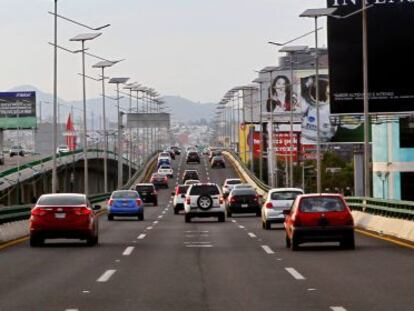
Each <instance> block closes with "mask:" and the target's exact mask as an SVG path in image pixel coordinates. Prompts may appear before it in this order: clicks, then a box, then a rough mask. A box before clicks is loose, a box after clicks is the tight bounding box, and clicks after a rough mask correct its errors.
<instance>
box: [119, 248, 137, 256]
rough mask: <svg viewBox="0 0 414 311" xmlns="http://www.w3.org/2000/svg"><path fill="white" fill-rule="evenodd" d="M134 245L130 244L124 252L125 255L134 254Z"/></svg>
mask: <svg viewBox="0 0 414 311" xmlns="http://www.w3.org/2000/svg"><path fill="white" fill-rule="evenodd" d="M134 248H135V247H134V246H128V247H127V248H126V249H125V250H124V252H123V253H122V255H123V256H129V255H131V254H132V252H133V251H134Z"/></svg>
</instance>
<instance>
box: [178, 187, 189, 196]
mask: <svg viewBox="0 0 414 311" xmlns="http://www.w3.org/2000/svg"><path fill="white" fill-rule="evenodd" d="M189 187H190V186H178V193H179V194H182V193H186V192H187V190H188V188H189Z"/></svg>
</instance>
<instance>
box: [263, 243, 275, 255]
mask: <svg viewBox="0 0 414 311" xmlns="http://www.w3.org/2000/svg"><path fill="white" fill-rule="evenodd" d="M262 248H263V250H264V251H265V252H266V253H267V254H269V255H271V254H274V253H275V252H274V251H273V250H272V249H271V248H270V247H269V246H267V245H262Z"/></svg>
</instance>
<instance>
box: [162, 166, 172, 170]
mask: <svg viewBox="0 0 414 311" xmlns="http://www.w3.org/2000/svg"><path fill="white" fill-rule="evenodd" d="M170 168H171V167H169V166H164V165H163V166H160V169H162V170H169V169H170Z"/></svg>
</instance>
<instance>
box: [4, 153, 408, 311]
mask: <svg viewBox="0 0 414 311" xmlns="http://www.w3.org/2000/svg"><path fill="white" fill-rule="evenodd" d="M174 166H175V172H176V174H175V175H176V176H177V171H178V172H179V176H181V173H182V171H183V170H184V169H185V168H186V165H185V163H184V162H183V159H182V157H178V158H177V160H175V161H174ZM191 168H197V169H198V170H199V172H200V173H201V179H202V181H211V182H217V183H219V184H220V185H221V184H222V182H223V181H224V179H225V178H228V177H237V175H236V173H235V172H234V170H233V169H231V168H226V169H214V170H212V169H210V168H208V167H207V166H206V161H205V159H203V160H202V164H201V165H191ZM176 182H177V179H176V177H174V179H172V180H170V189H169V190H159V206H158V207H153V206H147V207H146V208H145V221H143V222H139V221H136V220H132V219H124V220H117V221H112V222H108V221H107V220H106V217H102V218H101V220H100V244H99V246H97V247H87V246H84V245H83V243H78V242H76V241H75V242H74V243H73V242H72V241H69V242H68V241H64V240H62V241H61V240H56V241H53V240H52V241H49V242H47V243H46V245H45V246H44V247H40V248H30V247H29V245H28V242H23V243H21V244H18V245H15V246H12V247H9V248H7V249H4V250H2V251H0V310H1V311H6V310H11V311H16V310H71V311H74V310H79V311H84V310H169V311H173V310H177V311H178V310H179V311H182V310H191V311H192V310H194V311H197V310H206V311H207V310H226V311H230V310H249V311H252V310H266V311H268V310H333V311H345V310H361V311H362V310H363V311H368V310H387V311H389V310H413V309H414V307H413V306H414V295H413V294H412V292H413V288H414V278H413V276H414V252H413V250H410V249H407V248H402V247H400V246H397V245H394V244H392V243H390V242H386V241H382V240H379V239H375V238H371V237H367V236H364V235H359V234H357V236H356V250H355V251H349V250H346V251H345V250H341V249H340V248H339V247H337V246H336V245H335V244H327V245H322V246H321V245H317V246H312V245H311V246H306V245H305V246H304V247H302V249H301V251H298V252H292V251H290V250H288V249H286V248H285V246H284V232H283V230H282V227H281V226H279V227H277V226H276V227H275V229H273V230H268V231H265V230H263V229H262V228H261V223H260V218H258V217H255V216H254V215H247V216H235V217H234V218H228V219H227V221H226V222H225V223H218V222H217V219H215V218H212V219H211V220H210V219H200V220H197V219H193V221H192V222H191V223H190V224H186V223H185V222H184V217H183V215H182V214H180V215H174V213H173V209H172V206H171V191H173V186H174V185H175V184H176Z"/></svg>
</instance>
